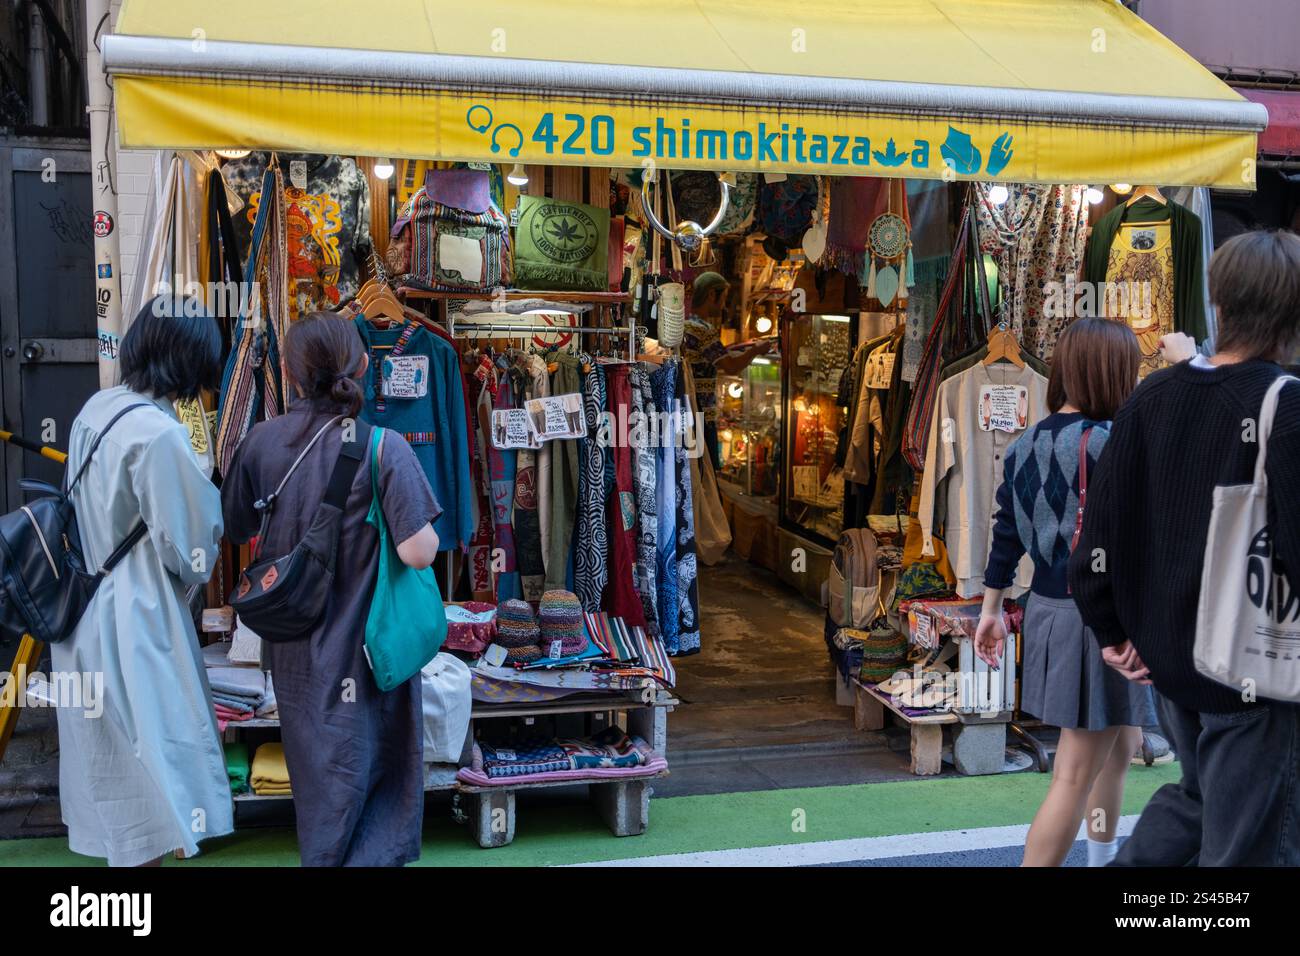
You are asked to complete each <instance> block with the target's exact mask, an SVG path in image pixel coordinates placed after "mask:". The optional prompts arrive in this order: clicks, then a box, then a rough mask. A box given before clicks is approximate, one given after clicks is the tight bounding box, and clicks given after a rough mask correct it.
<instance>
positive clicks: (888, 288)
mask: <svg viewBox="0 0 1300 956" xmlns="http://www.w3.org/2000/svg"><path fill="white" fill-rule="evenodd" d="M904 188H905V187H904V184H903V182H902V181H901V180H895V181H893V182H891V183H890V184H889V188H888V189H887V190H885V191H884V193H885V195H886V196H887V199H886V208H885V210H884V211H883V212H881V213H879V214H878V215H877V216H876V218H875V219H873V220H872V221H871V226H870V227H869V228H868V230H867V250H866V252H867V255H866V258H867V262H866V265H867V267H868V272H867V276H866V283H865V285H866V289H867V297H868V298H872V299H875V300H876V301H877V302H879V303H880V304H881V306H883V307H884V308H889V307H890V306H891V305H893V303H894V301H895V300H896V299H897V300H898V302H899V303H900V304H901V303H903V302H906V301H907V294H908V290H909V289H911V287H912V286H913V285H915V284H916V275H915V271H914V269H913V266H912V229H911V223H910V222H909V217H908V215H907V196H906V193H904V191H903V190H904Z"/></svg>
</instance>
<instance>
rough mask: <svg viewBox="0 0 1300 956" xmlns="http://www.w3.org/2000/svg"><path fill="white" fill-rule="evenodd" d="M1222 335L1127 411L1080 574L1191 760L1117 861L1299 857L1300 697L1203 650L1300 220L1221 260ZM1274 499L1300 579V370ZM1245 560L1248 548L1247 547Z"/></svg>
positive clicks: (1294, 298) (1285, 554) (1144, 390)
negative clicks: (1196, 644)
mask: <svg viewBox="0 0 1300 956" xmlns="http://www.w3.org/2000/svg"><path fill="white" fill-rule="evenodd" d="M1210 296H1211V298H1212V300H1213V301H1214V303H1215V305H1216V307H1217V309H1218V315H1219V326H1220V331H1219V340H1218V348H1219V352H1218V354H1217V355H1215V356H1214V357H1213V358H1212V359H1208V360H1207V359H1205V358H1204V357H1197V358H1194V359H1192V360H1191V361H1189V362H1181V363H1179V364H1177V365H1175V366H1173V367H1171V368H1168V369H1162V370H1160V371H1158V372H1156V373H1154V374H1152V375H1150V376H1149V377H1148V378H1147V379H1146V380H1145V381H1143V382H1142V383H1141V384H1140V385H1139V386H1138V388H1137V389H1136V391H1134V393H1133V395H1132V397H1130V399H1129V400H1128V402H1127V403H1126V404H1125V405H1124V406H1123V407H1121V409H1120V410H1119V413H1118V414H1117V415H1116V416H1115V422H1114V425H1113V427H1112V429H1111V433H1110V439H1109V441H1108V442H1107V443H1106V447H1105V449H1104V451H1103V452H1102V455H1101V458H1100V460H1099V462H1098V464H1097V468H1096V473H1095V474H1094V475H1093V476H1092V481H1091V485H1090V487H1089V489H1088V504H1087V507H1086V509H1085V512H1084V519H1083V533H1082V535H1081V536H1080V539H1079V542H1078V546H1077V547H1076V549H1075V551H1074V554H1073V555H1072V556H1071V559H1070V564H1069V581H1070V587H1071V592H1072V593H1073V595H1074V599H1075V602H1076V603H1077V605H1078V607H1079V611H1080V613H1081V614H1082V615H1083V619H1084V622H1085V623H1086V624H1087V625H1088V627H1090V628H1091V629H1092V631H1093V633H1094V634H1095V635H1096V639H1097V641H1098V642H1099V643H1100V644H1101V646H1102V656H1103V658H1104V659H1105V660H1106V662H1107V664H1109V665H1110V666H1111V667H1113V668H1115V669H1116V670H1118V671H1119V672H1120V673H1122V674H1123V675H1124V676H1125V677H1127V678H1128V679H1130V680H1135V681H1148V680H1149V681H1150V682H1152V683H1154V684H1155V688H1156V691H1157V692H1158V695H1157V697H1158V708H1159V713H1160V718H1161V725H1162V726H1163V727H1164V729H1165V731H1166V733H1168V734H1169V736H1170V742H1171V744H1172V745H1173V748H1174V750H1175V751H1176V753H1177V755H1178V759H1179V761H1180V763H1181V766H1182V773H1183V777H1182V780H1181V782H1179V783H1177V784H1167V785H1165V786H1164V787H1162V788H1161V789H1160V790H1159V791H1157V792H1156V794H1155V795H1154V796H1153V797H1152V798H1151V801H1150V803H1149V804H1148V805H1147V807H1146V809H1145V810H1144V812H1143V814H1142V818H1141V819H1140V820H1139V822H1138V824H1137V827H1136V828H1135V830H1134V832H1133V835H1132V836H1131V837H1130V838H1129V840H1128V841H1127V842H1126V843H1125V845H1124V846H1123V847H1122V848H1121V850H1120V851H1119V855H1118V857H1117V859H1116V861H1115V862H1116V864H1118V865H1133V866H1144V865H1153V866H1158V865H1172V866H1180V865H1189V864H1190V865H1201V866H1247V865H1292V866H1294V865H1298V864H1300V760H1298V759H1297V756H1298V755H1300V705H1297V704H1294V703H1283V702H1276V701H1265V700H1258V701H1257V700H1254V699H1253V695H1252V694H1251V693H1250V691H1249V688H1245V689H1243V688H1238V687H1229V686H1226V685H1222V684H1219V683H1216V682H1215V681H1212V680H1210V679H1208V678H1206V677H1203V676H1201V675H1200V674H1199V673H1198V672H1197V670H1196V666H1195V663H1194V661H1193V655H1192V650H1193V641H1194V636H1195V633H1196V608H1197V602H1198V599H1199V597H1200V589H1201V571H1202V566H1203V564H1204V557H1205V548H1206V541H1207V537H1208V530H1209V522H1210V514H1211V510H1212V507H1213V495H1214V488H1215V486H1216V485H1232V484H1249V483H1250V482H1251V480H1252V476H1253V473H1254V466H1255V457H1256V454H1257V452H1258V451H1259V449H1258V447H1257V445H1256V443H1255V442H1254V440H1253V438H1251V437H1250V436H1252V435H1253V427H1252V423H1254V422H1255V421H1256V420H1257V418H1258V416H1259V412H1260V406H1261V404H1262V403H1263V398H1264V393H1265V392H1266V391H1268V389H1269V386H1270V385H1271V384H1272V383H1273V381H1274V380H1275V379H1276V378H1277V377H1278V376H1279V375H1281V374H1283V371H1282V369H1281V367H1280V366H1279V365H1278V362H1280V361H1283V360H1285V359H1287V358H1289V357H1290V356H1291V355H1292V354H1293V351H1294V349H1295V347H1296V345H1297V343H1298V342H1300V237H1297V236H1296V235H1294V234H1290V233H1276V232H1274V233H1263V232H1255V233H1246V234H1244V235H1241V236H1237V237H1235V238H1233V239H1231V240H1229V241H1228V242H1227V243H1225V244H1224V245H1223V247H1222V248H1220V249H1219V251H1218V252H1217V253H1215V255H1214V258H1213V260H1212V261H1211V264H1210ZM1266 470H1267V476H1268V482H1269V497H1270V500H1269V515H1270V519H1269V520H1270V524H1271V527H1272V531H1273V544H1274V548H1275V555H1276V556H1277V559H1278V564H1280V565H1285V577H1286V581H1285V584H1286V586H1288V587H1289V588H1291V589H1292V590H1293V591H1294V590H1295V589H1296V588H1300V383H1295V384H1290V385H1287V386H1285V387H1283V389H1282V393H1281V398H1280V401H1279V404H1278V411H1277V416H1276V419H1275V422H1274V426H1273V432H1272V435H1271V437H1270V439H1269V443H1268V458H1267V469H1266ZM1243 560H1244V556H1243Z"/></svg>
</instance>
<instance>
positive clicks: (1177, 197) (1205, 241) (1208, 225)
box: [1167, 186, 1219, 355]
mask: <svg viewBox="0 0 1300 956" xmlns="http://www.w3.org/2000/svg"><path fill="white" fill-rule="evenodd" d="M1167 192H1168V194H1169V199H1170V200H1171V201H1173V202H1176V203H1178V204H1179V205H1180V206H1186V207H1187V208H1188V209H1190V210H1191V211H1192V212H1194V213H1195V214H1196V217H1197V218H1198V219H1200V220H1201V262H1202V263H1208V262H1209V261H1210V257H1211V256H1213V255H1214V212H1213V210H1212V208H1211V204H1210V190H1209V189H1208V188H1206V187H1205V186H1176V187H1174V188H1173V189H1169V190H1167ZM1201 300H1202V301H1203V302H1204V303H1205V342H1204V343H1203V345H1202V346H1201V351H1203V352H1204V353H1205V354H1206V355H1213V354H1214V352H1215V347H1214V343H1215V342H1216V341H1218V338H1219V317H1218V314H1217V313H1216V312H1215V309H1214V303H1213V302H1211V301H1210V270H1209V269H1208V268H1203V269H1201Z"/></svg>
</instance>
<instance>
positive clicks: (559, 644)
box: [547, 641, 564, 658]
mask: <svg viewBox="0 0 1300 956" xmlns="http://www.w3.org/2000/svg"><path fill="white" fill-rule="evenodd" d="M547 656H548V657H553V658H556V657H563V656H564V642H563V641H551V649H550V651H548V652H547Z"/></svg>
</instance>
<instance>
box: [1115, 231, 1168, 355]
mask: <svg viewBox="0 0 1300 956" xmlns="http://www.w3.org/2000/svg"><path fill="white" fill-rule="evenodd" d="M1105 315H1106V316H1107V318H1111V319H1117V320H1120V321H1123V322H1127V323H1128V326H1129V328H1131V329H1132V330H1133V334H1134V335H1136V336H1137V340H1138V346H1139V348H1140V349H1141V352H1142V363H1141V365H1140V366H1139V367H1138V377H1139V378H1145V377H1146V376H1147V375H1149V374H1150V373H1152V372H1154V371H1155V370H1156V369H1158V368H1163V367H1164V366H1165V365H1166V364H1167V363H1166V362H1165V361H1164V359H1162V358H1161V357H1160V337H1161V336H1163V335H1167V334H1169V333H1170V332H1173V331H1174V330H1175V327H1174V247H1173V242H1172V237H1171V233H1170V226H1169V222H1168V221H1167V220H1166V221H1165V222H1153V223H1143V224H1133V223H1124V224H1122V225H1121V226H1120V229H1119V232H1118V233H1117V234H1116V235H1115V241H1114V242H1113V243H1112V244H1111V247H1110V259H1109V261H1108V262H1107V265H1106V297H1105Z"/></svg>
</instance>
